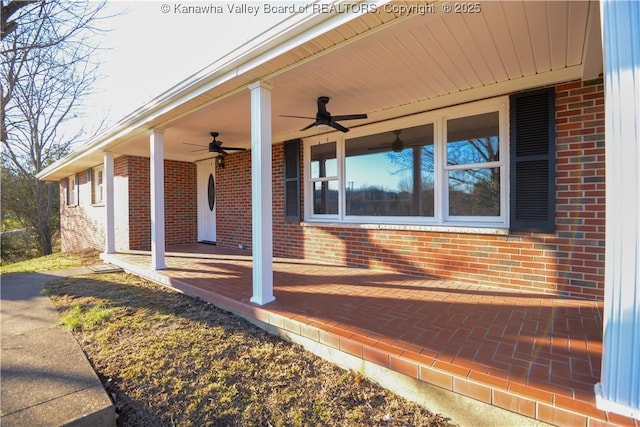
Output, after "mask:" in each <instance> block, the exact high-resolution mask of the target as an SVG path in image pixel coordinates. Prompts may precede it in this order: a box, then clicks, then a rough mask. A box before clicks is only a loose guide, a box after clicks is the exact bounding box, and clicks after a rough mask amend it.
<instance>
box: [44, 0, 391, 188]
mask: <svg viewBox="0 0 640 427" xmlns="http://www.w3.org/2000/svg"><path fill="white" fill-rule="evenodd" d="M389 2H390V0H374V1H366V2H363V3H368V4H371V5H374V6H376V7H380V6H382V5H384V4H386V3H389ZM316 3H321V2H316ZM341 3H344V2H343V1H337V2H333V3H331V4H334V5H339V4H341ZM358 16H360V14H356V13H339V12H337V11H336V12H333V13H329V14H327V13H316V14H309V15H307V14H296V15H292V16H291V17H289V18H287V19H285V20H284V21H282V22H280V23H279V24H277V25H275V26H273V27H272V28H270V29H269V30H267V31H265V32H263V33H262V34H260V35H258V36H257V37H255V38H254V39H252V40H250V41H249V42H247V43H245V44H243V45H241V46H240V47H239V48H237V49H234V50H232V51H231V52H230V53H228V54H227V55H225V56H223V57H222V58H220V59H219V60H218V61H216V62H214V63H212V64H211V65H209V66H207V67H205V68H203V69H202V70H201V71H199V72H197V73H195V74H193V75H192V76H190V77H188V78H186V79H185V80H183V81H182V82H180V83H178V84H177V85H175V86H174V87H172V88H170V89H169V90H167V91H165V92H163V93H162V94H160V95H159V96H158V97H156V98H154V99H152V100H151V101H149V102H148V103H147V104H145V105H144V106H142V107H140V108H138V109H136V110H134V111H133V112H132V113H131V114H128V115H127V116H126V117H125V118H124V119H123V120H121V121H119V122H117V123H116V124H115V125H114V126H112V127H111V128H109V129H107V130H106V131H105V132H104V133H102V134H101V135H99V136H98V137H96V138H94V139H92V140H90V141H88V142H87V143H86V144H85V145H83V146H82V147H80V148H78V149H77V150H74V151H73V152H72V153H70V154H69V155H68V156H66V157H65V158H63V159H61V160H58V161H57V162H55V163H53V164H52V165H50V166H48V167H47V168H45V169H43V170H42V171H41V172H40V173H38V174H37V175H36V177H37V178H38V179H46V178H47V177H48V176H50V175H52V174H54V173H55V172H56V171H59V170H60V169H62V168H64V167H65V166H68V165H69V164H71V163H73V161H75V160H77V159H79V158H81V157H84V156H87V155H89V154H91V153H95V152H96V151H103V150H106V149H108V148H109V146H110V144H112V143H113V142H114V141H117V140H118V139H120V138H124V137H126V136H133V135H134V134H135V133H136V131H137V132H145V131H147V130H148V128H149V127H150V126H149V123H150V122H152V121H153V120H154V119H156V118H158V117H160V116H162V115H163V114H166V113H168V112H170V111H171V110H173V109H174V108H176V107H178V106H179V105H181V104H184V103H185V102H188V101H190V100H192V99H194V98H197V97H198V96H200V95H202V94H204V93H206V92H208V91H210V90H211V89H214V88H215V87H217V86H219V85H221V84H223V83H225V82H228V81H231V80H233V79H234V78H237V77H239V76H241V75H243V74H244V73H246V72H248V71H250V70H253V69H255V68H256V67H259V66H260V65H263V64H265V63H267V62H269V61H270V60H272V59H274V58H276V57H278V56H279V55H281V54H283V53H286V52H287V51H290V50H292V49H294V48H295V47H297V46H299V45H301V44H303V43H305V42H307V41H309V40H311V39H313V38H315V37H318V36H319V35H322V34H324V33H326V32H328V31H331V30H333V29H335V28H336V27H338V26H340V25H342V24H344V23H346V22H349V21H351V20H353V19H356V18H357V17H358ZM155 127H162V126H161V125H160V126H158V125H157V124H156V126H155Z"/></svg>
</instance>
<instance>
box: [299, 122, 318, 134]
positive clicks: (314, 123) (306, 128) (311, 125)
mask: <svg viewBox="0 0 640 427" xmlns="http://www.w3.org/2000/svg"><path fill="white" fill-rule="evenodd" d="M316 125H317V123H316V122H313V123H311V124H310V125H308V126H305V127H303V128H302V129H300V132H302V131H304V130H308V129H311V128H312V127H314V126H316Z"/></svg>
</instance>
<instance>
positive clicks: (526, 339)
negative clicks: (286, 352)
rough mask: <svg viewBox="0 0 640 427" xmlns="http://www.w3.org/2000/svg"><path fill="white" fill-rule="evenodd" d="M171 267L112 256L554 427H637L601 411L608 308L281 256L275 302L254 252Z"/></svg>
mask: <svg viewBox="0 0 640 427" xmlns="http://www.w3.org/2000/svg"><path fill="white" fill-rule="evenodd" d="M166 255H167V256H166V263H167V267H168V268H167V269H166V270H162V271H155V272H154V271H149V266H150V254H149V252H127V253H119V254H112V255H103V257H104V258H105V260H106V261H108V262H111V263H113V264H116V265H119V266H121V267H123V268H125V269H126V270H129V271H132V272H134V273H136V274H139V275H142V276H144V277H147V278H150V279H152V280H155V281H158V282H161V283H164V284H167V285H170V286H172V287H174V288H177V289H180V290H182V291H184V292H186V293H188V294H191V295H195V296H198V297H201V298H204V299H206V300H208V301H211V302H212V303H214V304H216V305H218V306H220V307H221V308H224V309H226V310H229V311H231V312H234V313H236V314H239V315H242V316H245V317H251V318H255V319H257V320H259V321H262V322H265V323H269V324H271V325H273V326H275V327H277V328H281V329H284V330H287V331H288V332H289V333H294V334H298V335H301V336H304V337H306V338H308V339H312V340H314V341H317V342H319V343H321V344H323V345H327V346H330V347H333V348H335V349H339V350H341V351H343V352H346V353H348V354H351V355H354V356H357V357H360V358H362V359H365V360H367V361H369V362H373V363H375V364H378V365H381V366H384V367H387V368H389V369H392V370H394V371H397V372H400V373H403V374H406V375H409V376H411V377H413V378H417V379H419V380H421V381H424V382H427V383H430V384H434V385H436V386H439V387H442V388H445V389H447V390H450V391H454V392H456V393H460V394H463V395H466V396H468V397H471V398H474V399H477V400H480V401H483V402H485V403H489V404H492V405H495V406H498V407H501V408H504V409H508V410H511V411H514V412H518V413H520V414H522V415H525V416H528V417H531V418H535V419H538V420H541V421H544V422H547V423H550V424H556V425H567V426H587V427H590V426H596V425H608V424H607V423H609V424H611V425H630V426H636V427H638V426H639V423H638V422H637V421H634V420H632V419H629V418H624V417H621V416H618V415H615V414H607V413H605V412H603V411H600V410H598V409H596V407H595V396H594V392H593V386H594V384H596V383H597V382H598V381H599V378H600V357H601V351H602V303H601V302H594V301H586V300H577V299H569V298H564V297H556V296H553V295H548V294H544V295H543V294H535V293H526V292H519V291H512V290H507V289H500V288H493V287H488V286H478V285H470V284H463V283H458V282H451V281H444V280H429V279H425V278H419V277H414V276H408V275H403V274H397V273H388V272H381V271H372V270H364V269H354V268H346V267H337V266H331V265H323V264H318V263H309V262H306V261H300V260H291V259H276V260H275V262H274V294H275V296H276V301H275V302H273V303H271V304H267V305H265V306H262V307H260V306H256V305H254V304H252V303H250V302H249V299H250V297H251V292H252V289H251V266H252V263H251V257H250V256H249V255H247V253H246V252H238V251H231V250H227V249H224V250H221V249H220V248H217V247H216V246H210V245H201V244H194V245H182V246H177V247H173V248H170V249H169V251H168V252H167V254H166Z"/></svg>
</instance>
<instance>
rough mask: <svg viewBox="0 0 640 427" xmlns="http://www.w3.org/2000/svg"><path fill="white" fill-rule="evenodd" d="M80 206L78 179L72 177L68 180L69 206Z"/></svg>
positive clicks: (74, 176)
mask: <svg viewBox="0 0 640 427" xmlns="http://www.w3.org/2000/svg"><path fill="white" fill-rule="evenodd" d="M77 204H78V177H77V176H76V175H71V176H70V177H69V178H67V205H69V206H74V205H77Z"/></svg>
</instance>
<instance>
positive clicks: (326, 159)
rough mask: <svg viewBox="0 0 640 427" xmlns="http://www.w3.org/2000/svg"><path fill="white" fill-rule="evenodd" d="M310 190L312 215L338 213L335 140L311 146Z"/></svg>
mask: <svg viewBox="0 0 640 427" xmlns="http://www.w3.org/2000/svg"><path fill="white" fill-rule="evenodd" d="M311 191H312V193H313V214H314V215H337V214H338V158H337V155H336V143H335V142H328V143H325V144H318V145H314V146H312V147H311Z"/></svg>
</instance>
